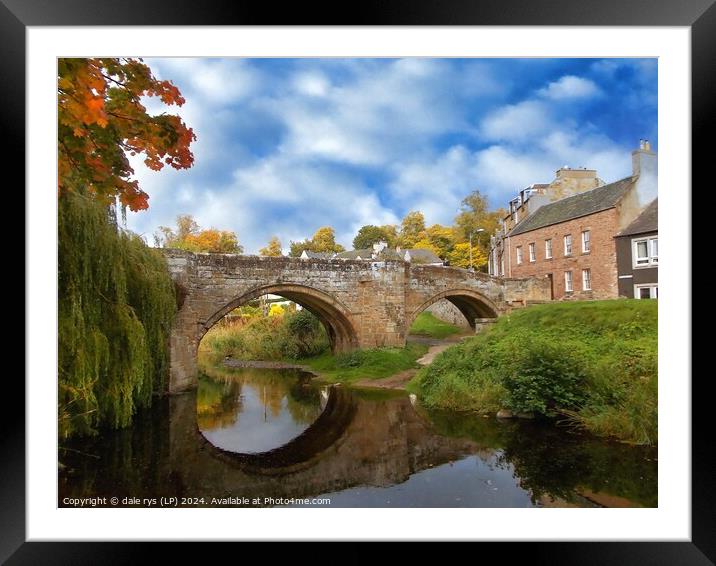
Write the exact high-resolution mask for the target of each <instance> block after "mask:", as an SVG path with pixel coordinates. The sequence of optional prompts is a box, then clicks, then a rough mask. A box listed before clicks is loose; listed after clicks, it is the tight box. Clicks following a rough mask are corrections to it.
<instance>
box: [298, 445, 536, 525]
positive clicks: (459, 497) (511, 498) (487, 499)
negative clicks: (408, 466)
mask: <svg viewBox="0 0 716 566" xmlns="http://www.w3.org/2000/svg"><path fill="white" fill-rule="evenodd" d="M513 473H514V469H513V467H512V466H511V465H509V466H506V467H497V466H496V465H495V464H494V459H493V458H488V459H485V458H484V457H483V456H477V455H476V456H468V457H467V458H464V459H462V460H458V461H456V462H452V463H450V464H443V465H440V466H435V467H434V468H429V469H427V470H423V471H421V472H417V473H415V474H413V475H412V476H410V477H409V478H408V479H407V480H406V481H404V482H403V483H400V484H397V485H391V486H388V487H374V486H361V487H354V488H351V489H346V490H343V491H340V492H334V493H326V494H324V495H322V496H321V497H328V498H330V500H331V504H330V507H357V506H361V507H534V504H533V503H532V502H531V501H530V494H529V492H527V491H525V490H524V489H522V488H520V487H519V485H518V483H517V480H516V479H515V478H514V477H513V475H512V474H513ZM312 507H319V506H316V505H314V506H312ZM476 528H477V527H476Z"/></svg>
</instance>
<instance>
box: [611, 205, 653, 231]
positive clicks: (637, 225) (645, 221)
mask: <svg viewBox="0 0 716 566" xmlns="http://www.w3.org/2000/svg"><path fill="white" fill-rule="evenodd" d="M658 231H659V199H658V198H655V199H654V200H653V201H651V202H650V203H649V204H648V205H647V206H646V208H644V210H642V211H641V214H640V215H639V216H637V217H636V218H635V219H634V220H633V221H632V223H631V224H629V226H627V227H626V228H624V230H622V231H621V232H619V234H618V235H619V236H632V235H634V234H645V233H647V232H658Z"/></svg>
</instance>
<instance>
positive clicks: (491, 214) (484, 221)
mask: <svg viewBox="0 0 716 566" xmlns="http://www.w3.org/2000/svg"><path fill="white" fill-rule="evenodd" d="M504 214H505V212H504V210H502V209H498V210H494V211H490V210H488V206H487V199H486V198H485V197H484V196H483V195H482V194H481V193H480V191H479V190H474V191H472V192H471V193H470V194H469V195H468V196H466V197H465V198H464V199H463V200H462V202H461V204H460V209H459V211H458V214H457V215H456V216H455V219H454V221H453V224H452V225H450V226H444V225H442V224H432V225H431V226H426V224H425V215H424V214H423V213H422V212H420V211H417V210H414V211H410V212H408V213H407V214H406V215H405V217H404V218H403V219H402V221H401V223H400V224H399V225H397V224H384V225H380V226H376V225H373V224H368V225H366V226H362V227H361V228H360V229H359V230H358V233H357V234H356V236H355V238H353V249H355V250H362V249H370V248H371V247H372V246H373V244H377V243H378V242H386V243H387V244H388V247H390V248H398V247H399V248H401V249H404V250H406V249H423V250H429V251H431V252H433V253H434V254H435V255H437V256H438V257H440V258H441V259H443V260H445V261H447V262H448V263H449V264H450V265H452V266H455V267H462V268H468V267H470V266H471V265H472V266H473V267H475V268H478V269H479V268H481V267H484V266H486V265H487V251H488V249H489V243H490V234H493V233H494V232H495V230H496V229H497V227H498V226H499V222H500V219H501V218H502V217H503V216H504ZM478 230H479V231H478ZM470 235H472V254H471V253H470V248H471V246H470ZM155 242H156V244H157V246H165V247H173V248H179V249H185V250H188V251H194V252H214V253H243V247H242V246H241V245H239V243H238V237H237V236H236V234H235V233H234V232H230V231H225V230H222V231H220V230H217V229H215V228H209V229H203V230H202V229H201V228H200V227H199V225H198V224H197V223H196V222H195V220H194V218H193V217H192V216H191V215H188V214H183V215H180V216H178V217H177V226H176V228H168V227H166V226H161V227H160V228H159V231H158V232H157V233H156V234H155ZM304 251H309V252H316V253H321V252H323V253H340V252H343V251H345V248H344V247H343V246H342V245H340V244H339V243H337V242H336V233H335V230H334V229H333V227H331V226H322V227H320V228H318V230H316V232H315V233H314V234H313V236H311V237H310V238H305V239H304V240H300V241H297V242H294V241H290V242H289V250H288V256H289V257H299V256H300V255H301V254H302V253H303V252H304ZM259 255H262V256H267V257H281V256H283V245H282V244H281V240H280V239H279V238H278V236H272V237H271V239H270V240H269V242H268V243H267V244H266V246H265V247H263V248H261V249H260V250H259ZM471 255H472V264H471V263H470V261H471V257H470V256H471Z"/></svg>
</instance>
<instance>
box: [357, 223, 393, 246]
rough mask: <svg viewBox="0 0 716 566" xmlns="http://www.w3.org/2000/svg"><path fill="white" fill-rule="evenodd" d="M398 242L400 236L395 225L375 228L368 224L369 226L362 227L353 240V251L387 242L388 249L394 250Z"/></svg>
mask: <svg viewBox="0 0 716 566" xmlns="http://www.w3.org/2000/svg"><path fill="white" fill-rule="evenodd" d="M397 240H398V235H397V230H396V227H395V226H394V225H392V224H386V225H385V226H374V225H372V224H368V225H367V226H363V227H361V229H360V230H358V234H357V235H356V237H355V238H353V249H354V250H362V249H366V248H370V247H371V246H373V244H377V243H378V242H386V243H387V244H388V247H391V248H393V247H395V244H396V242H397Z"/></svg>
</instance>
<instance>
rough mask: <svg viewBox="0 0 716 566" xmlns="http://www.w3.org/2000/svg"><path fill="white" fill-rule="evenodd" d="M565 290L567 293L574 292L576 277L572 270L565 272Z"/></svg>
mask: <svg viewBox="0 0 716 566" xmlns="http://www.w3.org/2000/svg"><path fill="white" fill-rule="evenodd" d="M564 292H565V293H573V292H574V279H573V276H572V272H571V271H565V272H564Z"/></svg>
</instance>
